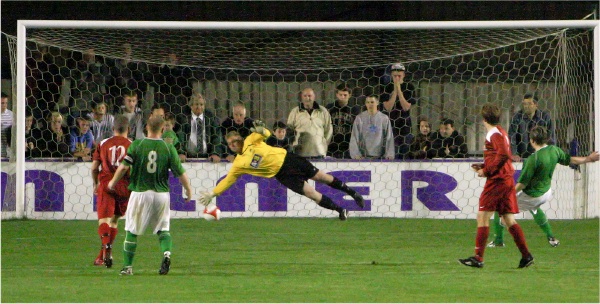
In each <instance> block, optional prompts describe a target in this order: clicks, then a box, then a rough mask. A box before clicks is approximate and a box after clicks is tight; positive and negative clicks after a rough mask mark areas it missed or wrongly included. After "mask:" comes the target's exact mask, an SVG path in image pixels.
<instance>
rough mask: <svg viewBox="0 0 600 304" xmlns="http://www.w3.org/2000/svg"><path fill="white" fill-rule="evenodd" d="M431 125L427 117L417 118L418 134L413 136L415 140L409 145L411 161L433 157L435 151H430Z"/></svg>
mask: <svg viewBox="0 0 600 304" xmlns="http://www.w3.org/2000/svg"><path fill="white" fill-rule="evenodd" d="M433 134H434V133H431V123H429V120H428V119H427V117H421V118H419V134H417V136H415V140H414V141H413V142H412V143H411V144H410V158H411V159H426V158H433V157H434V156H435V150H433V149H432V144H433V140H432V135H433Z"/></svg>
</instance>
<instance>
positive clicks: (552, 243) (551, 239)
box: [548, 237, 560, 247]
mask: <svg viewBox="0 0 600 304" xmlns="http://www.w3.org/2000/svg"><path fill="white" fill-rule="evenodd" d="M548 244H550V246H552V247H558V245H560V241H559V240H558V239H557V238H555V237H549V238H548Z"/></svg>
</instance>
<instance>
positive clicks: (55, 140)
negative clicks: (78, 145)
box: [36, 112, 71, 157]
mask: <svg viewBox="0 0 600 304" xmlns="http://www.w3.org/2000/svg"><path fill="white" fill-rule="evenodd" d="M47 121H48V123H47V124H46V126H45V128H44V129H42V136H41V138H40V139H39V140H38V141H37V142H36V146H37V147H38V148H39V149H40V151H41V156H42V157H68V156H70V153H69V150H70V149H69V145H70V143H71V141H70V136H69V132H68V130H67V128H65V127H63V125H62V124H63V121H64V118H63V116H62V114H60V113H59V112H52V113H50V117H48V120H47Z"/></svg>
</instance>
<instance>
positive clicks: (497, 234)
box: [494, 212, 504, 244]
mask: <svg viewBox="0 0 600 304" xmlns="http://www.w3.org/2000/svg"><path fill="white" fill-rule="evenodd" d="M494 243H495V244H502V243H504V225H502V221H501V220H500V215H499V214H498V212H494Z"/></svg>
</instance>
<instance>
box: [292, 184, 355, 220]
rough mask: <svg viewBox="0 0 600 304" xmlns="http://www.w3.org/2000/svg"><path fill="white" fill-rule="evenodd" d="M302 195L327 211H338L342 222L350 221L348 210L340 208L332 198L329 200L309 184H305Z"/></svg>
mask: <svg viewBox="0 0 600 304" xmlns="http://www.w3.org/2000/svg"><path fill="white" fill-rule="evenodd" d="M292 190H294V189H292ZM300 194H303V195H304V196H306V197H308V198H310V199H311V200H313V201H315V202H316V203H317V204H318V205H319V206H321V207H323V208H325V209H329V210H334V211H337V212H338V213H339V218H340V220H342V221H345V220H346V219H348V211H347V210H346V209H344V208H342V207H340V206H338V205H337V204H336V203H334V202H333V200H331V198H329V197H328V196H327V195H323V194H321V193H320V192H318V191H317V190H316V189H315V188H314V187H313V186H311V185H309V184H308V183H307V182H304V184H303V187H302V193H300Z"/></svg>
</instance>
